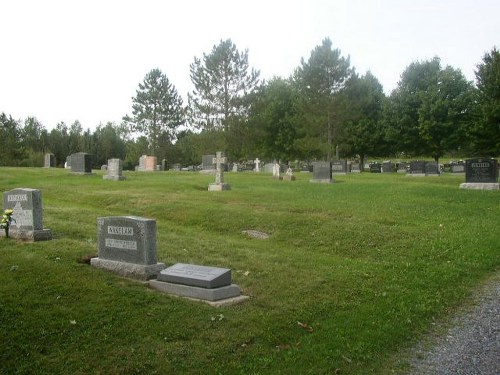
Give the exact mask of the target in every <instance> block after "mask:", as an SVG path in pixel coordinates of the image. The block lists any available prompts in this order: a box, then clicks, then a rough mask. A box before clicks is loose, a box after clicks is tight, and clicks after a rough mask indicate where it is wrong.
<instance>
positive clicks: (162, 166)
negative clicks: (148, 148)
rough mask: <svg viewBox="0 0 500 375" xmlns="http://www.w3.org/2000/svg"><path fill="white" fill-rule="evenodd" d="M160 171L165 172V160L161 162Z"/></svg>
mask: <svg viewBox="0 0 500 375" xmlns="http://www.w3.org/2000/svg"><path fill="white" fill-rule="evenodd" d="M161 170H162V171H166V170H167V159H162V160H161Z"/></svg>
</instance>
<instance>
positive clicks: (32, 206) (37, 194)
mask: <svg viewBox="0 0 500 375" xmlns="http://www.w3.org/2000/svg"><path fill="white" fill-rule="evenodd" d="M3 208H4V210H6V209H11V210H12V211H13V213H12V218H13V219H14V220H13V221H12V223H11V224H10V228H9V237H12V238H17V239H20V240H25V241H46V240H51V239H52V231H51V230H50V229H44V228H43V208H42V192H41V191H40V190H38V189H29V188H19V189H13V190H10V191H7V192H5V193H3ZM3 235H4V233H3V231H1V233H0V236H3Z"/></svg>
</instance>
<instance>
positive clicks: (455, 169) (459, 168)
mask: <svg viewBox="0 0 500 375" xmlns="http://www.w3.org/2000/svg"><path fill="white" fill-rule="evenodd" d="M450 168H451V173H465V164H464V163H452V164H451V166H450Z"/></svg>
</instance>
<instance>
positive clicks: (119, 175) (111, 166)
mask: <svg viewBox="0 0 500 375" xmlns="http://www.w3.org/2000/svg"><path fill="white" fill-rule="evenodd" d="M107 170H108V174H105V175H103V176H102V178H103V179H104V180H113V181H122V180H125V176H123V162H122V161H121V159H108V168H107Z"/></svg>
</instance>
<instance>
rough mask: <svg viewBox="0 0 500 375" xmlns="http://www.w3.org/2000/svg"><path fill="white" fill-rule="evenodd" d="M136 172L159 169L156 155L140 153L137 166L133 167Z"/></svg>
mask: <svg viewBox="0 0 500 375" xmlns="http://www.w3.org/2000/svg"><path fill="white" fill-rule="evenodd" d="M135 170H136V171H137V172H154V171H157V170H159V168H158V164H157V157H156V156H147V155H142V156H141V157H140V158H139V166H138V167H136V169H135Z"/></svg>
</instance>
